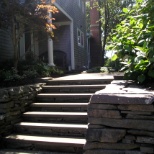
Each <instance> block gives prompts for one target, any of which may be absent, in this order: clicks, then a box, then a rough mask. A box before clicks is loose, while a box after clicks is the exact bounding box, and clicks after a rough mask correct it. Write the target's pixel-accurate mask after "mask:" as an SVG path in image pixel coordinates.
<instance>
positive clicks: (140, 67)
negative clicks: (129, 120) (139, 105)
mask: <svg viewBox="0 0 154 154" xmlns="http://www.w3.org/2000/svg"><path fill="white" fill-rule="evenodd" d="M153 6H154V1H153V0H148V1H143V0H137V3H136V5H135V6H134V8H133V9H132V10H129V9H127V8H124V9H123V15H124V16H125V17H126V19H125V20H123V21H122V22H121V23H120V24H119V25H117V27H116V29H115V30H114V31H113V33H112V42H111V48H110V50H116V51H117V54H115V55H114V56H113V58H112V59H113V60H117V59H119V61H121V63H122V64H123V68H122V69H121V71H125V77H127V78H128V79H134V80H136V81H137V82H138V83H145V82H146V81H147V82H149V81H151V80H152V79H154V43H153V42H154V41H153V40H154V18H153V16H154V7H153Z"/></svg>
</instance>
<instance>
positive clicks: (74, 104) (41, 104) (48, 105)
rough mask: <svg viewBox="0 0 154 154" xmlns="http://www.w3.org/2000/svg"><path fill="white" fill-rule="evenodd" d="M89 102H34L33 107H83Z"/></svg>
mask: <svg viewBox="0 0 154 154" xmlns="http://www.w3.org/2000/svg"><path fill="white" fill-rule="evenodd" d="M87 105H88V103H52V102H51V103H42V102H40V103H32V104H31V107H83V106H87Z"/></svg>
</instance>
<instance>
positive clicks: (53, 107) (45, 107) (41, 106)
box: [30, 102, 88, 111]
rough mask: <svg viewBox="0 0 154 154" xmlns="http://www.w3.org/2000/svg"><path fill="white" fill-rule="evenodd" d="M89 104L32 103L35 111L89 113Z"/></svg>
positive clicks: (32, 108)
mask: <svg viewBox="0 0 154 154" xmlns="http://www.w3.org/2000/svg"><path fill="white" fill-rule="evenodd" d="M87 106H88V103H71V102H70V103H32V104H31V106H30V107H31V110H33V111H87Z"/></svg>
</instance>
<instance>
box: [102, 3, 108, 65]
mask: <svg viewBox="0 0 154 154" xmlns="http://www.w3.org/2000/svg"><path fill="white" fill-rule="evenodd" d="M108 20H109V10H108V2H107V1H106V0H105V24H104V37H103V46H102V52H103V55H105V46H106V41H107V36H108V22H109V21H108ZM103 58H104V56H103ZM103 62H104V59H103ZM103 65H104V64H103Z"/></svg>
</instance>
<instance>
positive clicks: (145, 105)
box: [84, 81, 154, 154]
mask: <svg viewBox="0 0 154 154" xmlns="http://www.w3.org/2000/svg"><path fill="white" fill-rule="evenodd" d="M131 85H132V83H129V82H125V81H114V82H113V83H112V84H111V85H109V86H108V87H107V88H106V89H105V90H102V91H98V92H97V93H96V94H94V95H93V96H92V97H91V100H90V103H89V105H88V121H89V126H88V131H87V137H86V138H87V143H86V145H85V147H84V149H85V154H154V103H153V102H154V93H153V92H152V91H147V90H144V89H143V88H140V87H136V86H133V87H132V86H131Z"/></svg>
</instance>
